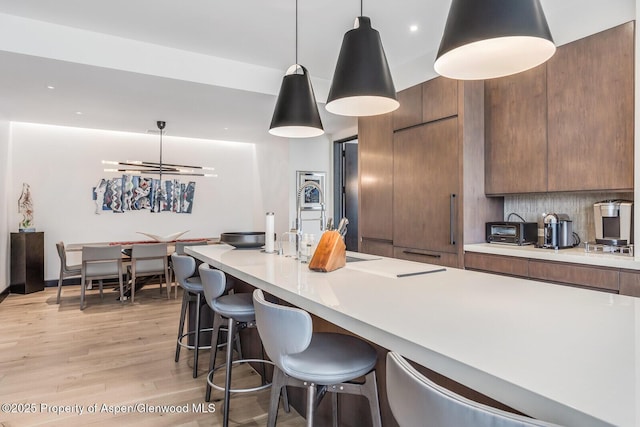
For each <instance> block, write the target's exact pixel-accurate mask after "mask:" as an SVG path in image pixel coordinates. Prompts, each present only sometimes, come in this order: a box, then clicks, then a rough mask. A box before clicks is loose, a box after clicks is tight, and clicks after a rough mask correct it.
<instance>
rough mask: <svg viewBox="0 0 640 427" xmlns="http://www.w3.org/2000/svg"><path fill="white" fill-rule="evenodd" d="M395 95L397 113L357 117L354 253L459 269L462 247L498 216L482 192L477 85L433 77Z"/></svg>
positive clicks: (493, 201) (496, 205) (496, 203)
mask: <svg viewBox="0 0 640 427" xmlns="http://www.w3.org/2000/svg"><path fill="white" fill-rule="evenodd" d="M418 89H419V90H418ZM425 96H426V98H425ZM399 98H400V102H401V105H402V107H401V109H400V110H399V111H397V112H396V113H392V114H386V115H382V116H374V117H364V118H360V119H359V120H358V126H359V132H358V139H359V144H360V148H359V153H360V154H359V156H360V157H359V160H360V165H359V166H360V211H359V215H360V216H359V230H358V235H359V238H360V240H359V242H360V243H359V249H360V251H362V252H366V253H371V254H376V255H383V256H394V257H398V258H405V259H412V260H415V261H422V262H427V263H432V264H441V265H447V266H451V267H463V262H462V256H463V251H462V247H463V244H464V243H479V242H483V241H484V238H485V236H484V223H485V222H486V221H494V220H496V219H497V218H502V215H503V212H502V211H503V201H502V199H497V198H487V197H485V194H484V193H485V192H484V179H483V177H484V86H483V83H482V82H462V81H460V82H459V81H456V80H450V79H445V78H442V77H438V78H436V79H433V80H429V81H428V82H424V83H422V84H421V85H418V86H414V87H412V88H409V89H407V90H406V91H402V92H401V93H400V94H399ZM418 101H419V102H418ZM425 112H426V115H425ZM425 119H427V120H429V121H428V122H426V123H421V121H424V120H425ZM416 120H417V122H416ZM394 127H396V128H399V130H397V131H395V132H394V131H393V129H394ZM463 164H464V167H463Z"/></svg>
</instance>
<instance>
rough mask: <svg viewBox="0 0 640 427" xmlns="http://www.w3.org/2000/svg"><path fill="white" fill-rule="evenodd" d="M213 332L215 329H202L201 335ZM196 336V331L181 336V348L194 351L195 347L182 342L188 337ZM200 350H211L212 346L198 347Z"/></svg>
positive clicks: (179, 340) (179, 343) (179, 342)
mask: <svg viewBox="0 0 640 427" xmlns="http://www.w3.org/2000/svg"><path fill="white" fill-rule="evenodd" d="M212 331H213V328H207V329H200V333H203V332H212ZM195 334H196V331H189V332H185V333H184V334H181V335H180V336H179V337H178V345H179V346H180V347H182V348H186V349H189V350H193V349H194V348H195V345H189V344H188V343H184V342H182V340H183V339H185V338H186V337H188V336H189V335H195ZM198 349H199V350H210V349H211V346H210V345H201V346H198Z"/></svg>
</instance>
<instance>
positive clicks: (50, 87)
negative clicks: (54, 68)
mask: <svg viewBox="0 0 640 427" xmlns="http://www.w3.org/2000/svg"><path fill="white" fill-rule="evenodd" d="M55 88H56V87H55V86H51V85H48V86H47V89H51V90H53V89H55Z"/></svg>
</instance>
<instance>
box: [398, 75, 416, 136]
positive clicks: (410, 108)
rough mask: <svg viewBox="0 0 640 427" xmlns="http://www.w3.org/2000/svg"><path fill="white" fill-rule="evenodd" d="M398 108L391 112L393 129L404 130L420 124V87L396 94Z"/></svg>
mask: <svg viewBox="0 0 640 427" xmlns="http://www.w3.org/2000/svg"><path fill="white" fill-rule="evenodd" d="M398 102H400V107H398V109H397V110H396V111H394V112H393V129H394V130H397V129H404V128H408V127H411V126H415V125H419V124H420V123H422V85H421V84H419V85H416V86H412V87H410V88H408V89H405V90H403V91H400V92H398Z"/></svg>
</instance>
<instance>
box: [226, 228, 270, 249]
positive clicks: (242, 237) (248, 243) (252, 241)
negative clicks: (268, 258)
mask: <svg viewBox="0 0 640 427" xmlns="http://www.w3.org/2000/svg"><path fill="white" fill-rule="evenodd" d="M220 242H222V243H226V244H228V245H231V246H234V247H236V248H259V247H262V246H264V231H241V232H233V233H222V234H220Z"/></svg>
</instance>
